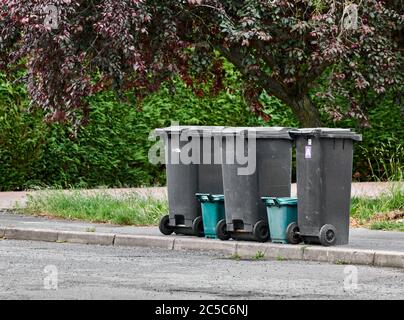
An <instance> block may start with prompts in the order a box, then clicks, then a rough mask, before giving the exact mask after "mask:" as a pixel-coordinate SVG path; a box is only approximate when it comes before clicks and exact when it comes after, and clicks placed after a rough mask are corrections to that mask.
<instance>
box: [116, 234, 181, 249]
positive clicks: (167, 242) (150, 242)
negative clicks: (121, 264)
mask: <svg viewBox="0 0 404 320" xmlns="http://www.w3.org/2000/svg"><path fill="white" fill-rule="evenodd" d="M114 245H115V246H129V247H152V248H163V249H169V250H173V248H174V238H173V237H159V236H139V235H121V234H117V235H115V242H114Z"/></svg>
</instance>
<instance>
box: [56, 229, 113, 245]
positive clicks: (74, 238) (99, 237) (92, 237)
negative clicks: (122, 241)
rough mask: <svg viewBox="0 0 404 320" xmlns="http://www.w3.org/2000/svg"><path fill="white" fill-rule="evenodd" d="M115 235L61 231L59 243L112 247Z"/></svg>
mask: <svg viewBox="0 0 404 320" xmlns="http://www.w3.org/2000/svg"><path fill="white" fill-rule="evenodd" d="M114 239H115V235H113V234H107V233H89V232H77V231H59V232H58V239H57V242H70V243H80V244H96V245H102V246H112V245H113V244H114Z"/></svg>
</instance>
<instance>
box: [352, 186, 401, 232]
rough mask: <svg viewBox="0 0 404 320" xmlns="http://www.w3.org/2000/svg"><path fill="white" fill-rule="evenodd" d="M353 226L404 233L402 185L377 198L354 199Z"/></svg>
mask: <svg viewBox="0 0 404 320" xmlns="http://www.w3.org/2000/svg"><path fill="white" fill-rule="evenodd" d="M351 224H352V225H353V226H361V227H366V228H370V229H374V230H394V231H404V192H403V188H402V186H400V184H399V183H398V184H396V185H394V186H393V187H392V188H391V189H390V190H389V191H388V192H386V193H384V194H382V195H380V196H379V197H377V198H365V197H361V198H353V199H352V202H351Z"/></svg>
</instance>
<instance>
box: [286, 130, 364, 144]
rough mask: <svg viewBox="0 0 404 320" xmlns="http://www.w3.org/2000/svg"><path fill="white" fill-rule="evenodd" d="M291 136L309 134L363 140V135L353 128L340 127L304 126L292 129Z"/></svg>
mask: <svg viewBox="0 0 404 320" xmlns="http://www.w3.org/2000/svg"><path fill="white" fill-rule="evenodd" d="M290 135H291V136H309V137H313V136H314V137H320V138H335V139H352V140H355V141H362V135H361V134H357V133H355V132H353V131H352V130H351V129H340V128H304V129H293V130H290Z"/></svg>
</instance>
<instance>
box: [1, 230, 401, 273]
mask: <svg viewBox="0 0 404 320" xmlns="http://www.w3.org/2000/svg"><path fill="white" fill-rule="evenodd" d="M0 238H5V239H12V240H31V241H46V242H69V243H80V244H94V245H112V246H128V247H152V248H162V249H168V250H195V251H207V252H209V251H210V252H217V253H221V254H225V255H228V256H229V255H237V256H239V257H241V258H249V259H253V258H259V259H277V260H304V261H318V262H328V263H336V264H354V265H369V266H377V267H392V268H404V252H396V251H380V250H361V249H352V248H340V247H320V246H305V245H282V244H273V243H256V242H236V241H226V242H225V241H219V240H208V239H204V238H187V237H181V236H178V237H168V236H166V237H164V236H147V235H125V234H107V233H90V232H77V231H55V230H46V229H18V228H4V227H0Z"/></svg>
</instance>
